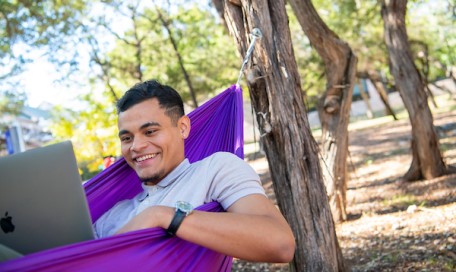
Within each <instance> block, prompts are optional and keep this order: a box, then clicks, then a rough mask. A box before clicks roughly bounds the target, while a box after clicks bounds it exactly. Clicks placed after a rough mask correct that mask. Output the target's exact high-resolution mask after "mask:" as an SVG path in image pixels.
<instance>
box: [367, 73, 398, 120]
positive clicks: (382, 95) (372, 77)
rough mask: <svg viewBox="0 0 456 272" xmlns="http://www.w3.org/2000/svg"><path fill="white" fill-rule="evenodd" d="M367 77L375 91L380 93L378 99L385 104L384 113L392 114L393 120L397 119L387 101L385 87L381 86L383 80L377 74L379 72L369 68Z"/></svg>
mask: <svg viewBox="0 0 456 272" xmlns="http://www.w3.org/2000/svg"><path fill="white" fill-rule="evenodd" d="M367 77H368V78H369V79H370V81H371V82H372V84H374V86H375V89H376V90H377V93H378V94H379V95H380V99H381V100H382V102H383V105H385V112H386V114H387V115H391V116H393V119H394V120H395V121H397V120H399V119H397V117H396V114H394V111H393V108H392V107H391V105H390V103H389V101H388V92H387V91H386V90H385V87H384V86H383V82H382V80H381V78H380V76H379V73H378V72H377V71H374V70H369V71H367Z"/></svg>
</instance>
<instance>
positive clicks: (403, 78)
mask: <svg viewBox="0 0 456 272" xmlns="http://www.w3.org/2000/svg"><path fill="white" fill-rule="evenodd" d="M406 10H407V0H396V1H392V0H384V1H382V10H381V14H382V18H383V21H384V29H385V42H386V46H387V47H388V52H389V59H390V69H391V73H392V74H393V76H394V79H395V82H396V84H397V86H398V88H399V92H400V94H401V97H402V100H403V101H404V105H405V108H406V109H407V112H408V114H409V119H410V124H411V127H412V143H411V146H412V156H413V157H412V163H411V166H410V168H409V170H408V172H407V173H406V174H405V176H404V179H405V180H410V181H411V180H418V179H420V178H425V179H431V178H435V177H439V176H441V175H443V174H444V173H445V172H446V166H445V163H444V162H443V159H442V155H441V153H440V149H439V140H438V137H437V133H436V131H435V128H434V125H433V117H432V114H431V111H430V109H429V106H428V103H427V96H426V93H425V92H424V86H423V81H422V79H421V77H420V74H419V72H418V70H417V68H416V66H415V64H414V62H413V58H412V54H411V52H410V46H409V42H408V36H407V30H406V22H405V14H406Z"/></svg>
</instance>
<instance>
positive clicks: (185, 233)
mask: <svg viewBox="0 0 456 272" xmlns="http://www.w3.org/2000/svg"><path fill="white" fill-rule="evenodd" d="M117 111H118V128H119V139H120V142H121V149H122V155H123V156H124V158H125V160H126V161H127V163H128V164H129V165H130V166H131V167H132V168H133V169H134V170H135V171H136V173H137V174H138V176H139V178H140V179H141V180H142V182H143V189H144V191H143V192H142V193H140V194H139V195H137V196H136V197H134V198H133V199H131V200H125V201H122V202H120V203H118V204H117V205H115V206H114V207H113V208H112V209H111V210H109V211H108V212H107V213H105V214H104V215H103V216H102V217H101V218H100V219H99V220H98V221H97V222H96V223H95V225H94V227H95V231H96V233H97V235H98V236H99V237H105V236H109V235H113V234H119V233H124V232H128V231H132V230H139V229H145V228H151V227H161V228H163V229H165V230H167V231H168V233H170V235H176V236H178V237H180V238H181V239H184V240H187V241H189V242H192V243H195V244H198V245H201V246H204V247H207V248H209V249H212V250H215V251H218V252H220V253H223V254H226V255H229V256H233V257H237V258H241V259H244V260H249V261H263V262H289V261H290V260H291V259H292V258H293V254H294V250H295V242H294V237H293V234H292V232H291V229H290V227H289V226H288V224H287V222H286V221H285V219H284V218H283V216H282V215H281V214H280V212H279V211H278V210H277V209H276V208H275V206H274V205H273V204H272V203H271V201H270V200H269V199H268V198H267V197H266V195H265V193H264V190H263V188H262V186H261V182H260V179H259V177H258V175H257V174H256V173H255V172H254V171H253V169H252V168H251V167H250V166H249V165H248V164H246V163H245V162H244V161H243V160H241V159H239V158H238V157H236V156H235V155H233V154H231V153H226V152H219V153H215V154H214V155H212V156H209V157H208V158H206V159H204V160H201V161H199V162H195V163H192V164H190V163H189V161H188V160H187V159H186V158H185V155H184V140H185V139H186V138H187V137H188V135H189V133H190V119H189V118H188V117H187V116H186V115H185V114H184V108H183V102H182V99H181V97H180V96H179V94H178V93H177V92H176V91H175V90H174V89H172V88H171V87H169V86H164V85H161V84H160V83H158V82H157V81H146V82H143V83H139V84H137V85H135V86H134V87H133V88H131V89H130V90H128V91H127V92H126V93H125V95H124V96H123V97H122V98H121V99H120V100H119V101H118V103H117ZM214 133H216V132H214ZM212 201H218V202H219V203H220V204H221V205H222V206H223V208H224V209H225V210H226V211H227V212H225V213H209V212H202V211H192V206H193V207H197V206H200V205H202V204H204V203H208V202H212ZM176 202H178V204H177V206H176V207H177V208H174V207H173V206H174V205H175V203H176Z"/></svg>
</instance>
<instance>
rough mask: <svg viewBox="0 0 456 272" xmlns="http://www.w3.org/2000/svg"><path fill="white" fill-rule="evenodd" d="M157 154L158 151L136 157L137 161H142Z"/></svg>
mask: <svg viewBox="0 0 456 272" xmlns="http://www.w3.org/2000/svg"><path fill="white" fill-rule="evenodd" d="M155 156H157V153H154V154H148V155H145V156H142V157H138V158H136V161H137V162H142V161H144V160H147V159H151V158H155Z"/></svg>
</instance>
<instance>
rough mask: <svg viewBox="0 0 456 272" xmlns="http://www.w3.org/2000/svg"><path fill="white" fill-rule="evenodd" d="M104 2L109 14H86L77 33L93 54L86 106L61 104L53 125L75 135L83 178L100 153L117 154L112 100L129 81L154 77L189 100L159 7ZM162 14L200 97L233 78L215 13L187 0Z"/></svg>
mask: <svg viewBox="0 0 456 272" xmlns="http://www.w3.org/2000/svg"><path fill="white" fill-rule="evenodd" d="M104 8H105V9H106V10H109V11H111V12H112V13H111V12H110V13H106V14H109V16H105V14H102V15H99V16H98V17H97V16H94V17H92V18H91V20H90V24H89V23H88V24H86V25H85V33H84V35H83V36H82V37H81V38H80V40H81V41H82V42H85V43H86V44H88V45H89V46H88V48H89V50H90V56H91V60H90V67H91V75H90V82H91V91H90V92H89V94H88V95H84V96H81V100H82V101H84V104H85V110H83V111H73V110H68V109H59V111H58V112H57V113H56V117H57V119H56V125H55V126H54V128H53V132H54V134H55V135H56V136H57V139H58V140H60V139H68V138H69V139H71V140H72V141H73V143H74V144H75V149H76V154H77V157H78V161H79V162H80V164H81V168H84V169H83V171H84V173H83V175H85V176H86V177H90V175H88V173H91V172H94V171H96V170H97V167H98V166H99V165H101V158H102V157H104V156H109V155H113V156H118V155H120V154H119V152H120V147H119V144H118V139H117V137H116V134H117V132H116V127H117V126H116V118H115V117H116V112H115V109H114V103H115V101H116V99H118V98H119V97H120V96H121V95H122V93H123V92H124V91H126V90H127V89H128V88H130V87H131V86H132V85H133V84H135V83H136V82H138V81H142V80H147V79H151V78H155V79H158V80H160V81H161V82H162V83H164V84H169V85H171V86H173V87H174V88H176V90H178V91H179V92H180V93H181V95H182V96H183V98H184V101H187V100H189V99H190V94H189V92H188V88H187V83H186V81H185V79H184V77H183V74H182V71H181V69H180V67H179V63H178V60H177V58H176V52H175V50H174V49H173V47H172V45H171V43H170V39H169V36H168V33H167V32H166V31H165V28H164V25H163V24H162V22H161V21H160V20H159V19H158V13H157V8H158V7H141V6H138V5H132V4H131V3H130V2H127V3H125V2H115V1H111V2H109V3H106V4H104ZM160 12H161V13H162V14H163V15H164V16H165V18H166V21H167V22H168V24H169V25H168V26H169V28H170V29H171V30H172V32H171V35H172V37H173V39H174V40H175V41H177V52H178V53H179V54H180V55H181V57H182V59H183V64H184V66H185V69H186V70H187V72H188V74H189V75H190V79H191V80H192V83H193V87H194V89H195V91H196V94H197V97H198V99H199V100H200V101H201V100H206V99H208V98H209V97H210V96H212V95H214V94H215V93H216V92H217V91H219V90H221V89H222V88H226V87H227V86H229V85H231V84H233V83H234V82H235V79H236V76H237V72H238V69H239V65H238V61H237V58H236V55H235V53H234V52H235V46H234V45H232V44H230V41H229V38H228V36H227V35H225V33H224V30H223V27H222V26H221V25H219V24H216V23H215V21H216V17H215V16H214V15H213V14H211V13H210V12H209V11H207V10H204V9H200V8H198V7H197V6H196V5H188V4H187V5H182V6H179V7H176V8H175V9H173V11H168V12H165V10H164V9H161V10H160ZM113 14H115V15H113ZM111 20H118V21H119V20H120V21H122V22H123V24H122V26H123V28H122V29H120V30H119V29H115V28H114V27H113V25H114V22H113V21H111ZM99 33H104V35H106V36H109V37H111V41H110V42H109V46H106V45H103V44H102V41H101V40H100V39H98V38H97V37H98V36H100V34H99ZM227 44H228V46H227Z"/></svg>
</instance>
